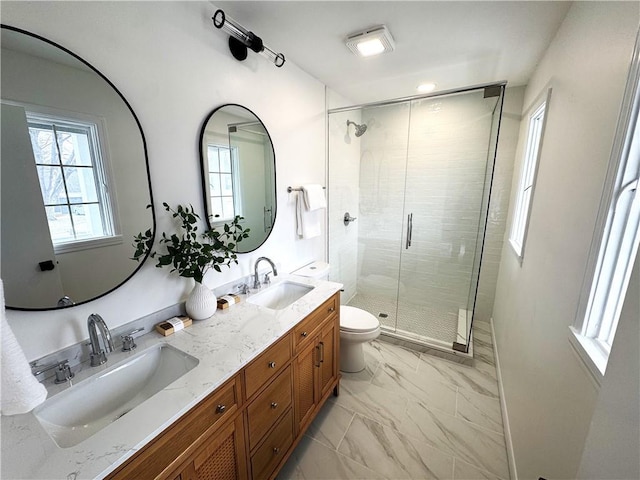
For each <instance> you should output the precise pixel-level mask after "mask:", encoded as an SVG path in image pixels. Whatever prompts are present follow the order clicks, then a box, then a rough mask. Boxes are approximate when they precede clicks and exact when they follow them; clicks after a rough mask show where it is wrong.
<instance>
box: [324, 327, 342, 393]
mask: <svg viewBox="0 0 640 480" xmlns="http://www.w3.org/2000/svg"><path fill="white" fill-rule="evenodd" d="M339 334H340V332H339V328H338V322H337V317H334V318H332V319H331V320H329V321H327V322H326V323H325V324H324V325H323V327H322V331H321V332H320V342H319V347H320V348H319V355H320V362H319V364H320V398H323V397H324V396H325V394H326V393H327V391H329V390H330V389H331V386H332V383H333V381H334V380H335V379H336V377H337V376H338V351H337V346H338V345H339V343H338V342H339V340H338V338H337V336H338V335H339Z"/></svg>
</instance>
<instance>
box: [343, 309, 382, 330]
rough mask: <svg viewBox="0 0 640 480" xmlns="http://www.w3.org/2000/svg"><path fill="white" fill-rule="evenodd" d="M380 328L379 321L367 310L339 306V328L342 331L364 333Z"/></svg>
mask: <svg viewBox="0 0 640 480" xmlns="http://www.w3.org/2000/svg"><path fill="white" fill-rule="evenodd" d="M378 328H380V322H379V321H378V319H377V318H376V317H374V316H373V315H372V314H370V313H369V312H366V311H364V310H362V309H360V308H355V307H350V306H348V305H342V306H341V307H340V330H341V331H343V332H353V333H366V332H372V331H374V330H376V329H378Z"/></svg>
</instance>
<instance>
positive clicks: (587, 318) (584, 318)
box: [569, 31, 640, 384]
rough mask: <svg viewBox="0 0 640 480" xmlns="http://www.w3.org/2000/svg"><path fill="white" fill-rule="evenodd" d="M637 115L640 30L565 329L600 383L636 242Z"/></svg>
mask: <svg viewBox="0 0 640 480" xmlns="http://www.w3.org/2000/svg"><path fill="white" fill-rule="evenodd" d="M639 116H640V31H639V33H638V36H637V38H636V44H635V49H634V53H633V57H632V61H631V66H630V69H629V75H628V78H627V83H626V86H625V92H624V96H623V100H622V106H621V110H620V115H619V118H618V123H617V127H616V133H615V137H614V142H613V146H612V149H611V156H610V161H609V167H608V169H607V176H606V179H605V183H604V187H603V193H602V197H601V200H600V207H599V209H598V216H597V218H596V225H595V228H594V234H593V240H592V243H591V249H590V252H589V258H588V262H587V268H586V273H585V277H584V281H583V285H582V291H581V295H580V301H579V305H578V309H577V313H576V318H575V320H574V323H573V325H572V326H571V327H569V329H570V335H569V340H570V342H571V344H572V345H573V346H574V348H575V349H576V351H577V353H578V355H579V356H580V358H581V359H582V360H583V362H584V363H585V365H586V366H587V368H588V370H589V371H590V373H591V374H592V376H593V378H594V379H595V380H596V382H597V383H598V384H600V383H601V381H602V378H603V377H604V375H605V373H606V368H607V362H608V358H609V353H610V351H611V346H612V344H613V340H614V338H615V331H616V328H617V324H618V320H619V318H620V311H621V309H622V305H623V303H624V298H625V296H626V291H627V287H628V284H629V278H630V276H631V272H632V270H633V264H634V260H635V258H636V256H637V253H638V244H639V243H640V185H639V183H640V181H639V177H640V121H639ZM632 192H633V193H632ZM631 195H633V197H632V198H630V197H631ZM625 202H626V205H624V203H625ZM605 337H606V338H605Z"/></svg>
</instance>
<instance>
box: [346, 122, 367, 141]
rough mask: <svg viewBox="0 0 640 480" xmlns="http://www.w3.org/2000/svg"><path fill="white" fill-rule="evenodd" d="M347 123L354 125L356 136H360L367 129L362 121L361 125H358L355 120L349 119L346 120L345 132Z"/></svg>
mask: <svg viewBox="0 0 640 480" xmlns="http://www.w3.org/2000/svg"><path fill="white" fill-rule="evenodd" d="M349 125H353V126H355V127H356V137H361V136H362V135H364V132H366V131H367V124H366V123H363V124H362V125H358V124H357V123H356V122H352V121H351V120H347V132H348V130H349Z"/></svg>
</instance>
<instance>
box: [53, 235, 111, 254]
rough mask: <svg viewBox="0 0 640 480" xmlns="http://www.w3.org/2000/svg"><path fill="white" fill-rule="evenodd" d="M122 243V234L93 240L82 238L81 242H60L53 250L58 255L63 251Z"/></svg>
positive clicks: (70, 251)
mask: <svg viewBox="0 0 640 480" xmlns="http://www.w3.org/2000/svg"><path fill="white" fill-rule="evenodd" d="M121 243H122V235H113V236H111V237H100V238H93V239H91V240H82V241H79V242H69V243H60V244H58V245H54V247H53V250H54V252H55V254H56V255H60V254H63V253H72V252H78V251H80V250H89V249H92V248H100V247H109V246H111V245H120V244H121Z"/></svg>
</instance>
